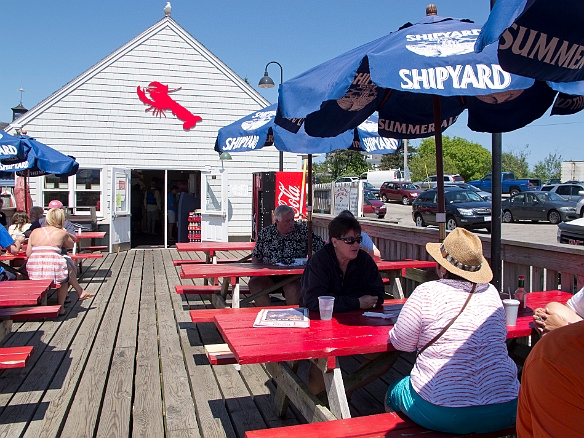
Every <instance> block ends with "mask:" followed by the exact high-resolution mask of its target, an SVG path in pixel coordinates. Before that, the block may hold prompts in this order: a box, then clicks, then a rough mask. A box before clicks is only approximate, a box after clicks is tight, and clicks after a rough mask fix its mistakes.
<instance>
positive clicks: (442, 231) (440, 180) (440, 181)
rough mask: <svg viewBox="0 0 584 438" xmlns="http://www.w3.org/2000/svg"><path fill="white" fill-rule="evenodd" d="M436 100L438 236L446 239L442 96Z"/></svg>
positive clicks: (435, 136) (433, 98)
mask: <svg viewBox="0 0 584 438" xmlns="http://www.w3.org/2000/svg"><path fill="white" fill-rule="evenodd" d="M432 100H433V102H434V142H435V143H436V190H437V192H438V217H437V218H436V222H438V238H439V239H440V242H442V241H444V239H446V208H445V206H444V163H443V161H442V117H441V115H440V96H436V95H434V96H432Z"/></svg>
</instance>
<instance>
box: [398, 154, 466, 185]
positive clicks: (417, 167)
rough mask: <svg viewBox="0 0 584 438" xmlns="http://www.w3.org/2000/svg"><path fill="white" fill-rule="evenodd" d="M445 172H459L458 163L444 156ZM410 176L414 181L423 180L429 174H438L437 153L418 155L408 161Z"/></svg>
mask: <svg viewBox="0 0 584 438" xmlns="http://www.w3.org/2000/svg"><path fill="white" fill-rule="evenodd" d="M442 165H443V167H444V173H446V174H449V173H450V174H455V173H459V172H458V169H457V168H456V164H455V163H454V162H453V161H452V159H451V158H449V157H444V159H443V163H442ZM408 167H409V168H410V178H411V180H412V181H421V180H423V179H424V178H426V177H427V176H429V175H436V154H428V155H416V156H415V157H414V158H412V160H411V161H410V162H409V163H408Z"/></svg>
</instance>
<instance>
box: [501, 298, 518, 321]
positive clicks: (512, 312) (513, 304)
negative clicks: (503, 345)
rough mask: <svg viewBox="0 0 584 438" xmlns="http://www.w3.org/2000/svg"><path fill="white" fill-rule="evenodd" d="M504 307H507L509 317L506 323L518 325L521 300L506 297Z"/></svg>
mask: <svg viewBox="0 0 584 438" xmlns="http://www.w3.org/2000/svg"><path fill="white" fill-rule="evenodd" d="M503 307H504V308H505V316H506V318H507V321H506V324H507V325H508V326H516V325H517V311H518V310H519V300H512V299H509V298H507V299H505V300H503Z"/></svg>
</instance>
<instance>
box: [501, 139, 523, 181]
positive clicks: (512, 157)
mask: <svg viewBox="0 0 584 438" xmlns="http://www.w3.org/2000/svg"><path fill="white" fill-rule="evenodd" d="M528 147H529V145H526V146H525V148H523V149H519V150H515V149H512V150H511V151H509V152H503V153H502V154H501V170H502V171H503V172H513V173H514V174H515V178H517V179H520V178H527V177H529V163H528V162H527V157H528V156H529V151H528V150H527V148H528Z"/></svg>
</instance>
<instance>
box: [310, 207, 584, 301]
mask: <svg viewBox="0 0 584 438" xmlns="http://www.w3.org/2000/svg"><path fill="white" fill-rule="evenodd" d="M332 218H333V216H331V215H324V214H314V215H313V217H312V223H313V231H314V232H315V233H316V234H317V235H319V236H321V237H323V238H326V239H328V223H329V222H330V221H331V219H332ZM359 222H360V223H361V227H362V229H363V231H364V232H366V233H367V234H368V235H369V236H370V237H371V239H373V242H374V243H375V245H376V246H377V247H378V248H379V250H380V251H381V256H382V257H383V258H386V259H389V260H400V259H405V258H411V259H417V260H431V257H430V256H429V255H428V253H427V252H426V243H427V242H438V229H437V228H434V229H432V228H415V227H407V226H403V225H397V224H392V223H384V222H382V221H377V220H367V219H359ZM479 238H480V239H481V241H482V244H483V255H484V256H485V258H486V259H487V260H488V261H489V263H491V261H490V256H491V237H490V236H480V235H479ZM501 260H502V262H503V265H502V266H503V279H502V290H503V291H505V292H506V291H507V290H508V289H510V290H511V291H514V290H515V289H516V287H517V277H518V276H519V275H525V288H526V290H528V291H544V290H553V289H560V290H563V291H567V292H575V291H577V290H579V289H580V288H582V287H584V248H582V247H578V246H572V245H565V244H560V243H558V244H537V243H531V242H517V241H513V240H507V239H503V240H502V241H501ZM403 287H404V292H405V293H406V295H408V294H409V293H411V291H412V290H413V287H415V283H414V282H412V281H406V282H405V284H403Z"/></svg>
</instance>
